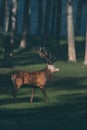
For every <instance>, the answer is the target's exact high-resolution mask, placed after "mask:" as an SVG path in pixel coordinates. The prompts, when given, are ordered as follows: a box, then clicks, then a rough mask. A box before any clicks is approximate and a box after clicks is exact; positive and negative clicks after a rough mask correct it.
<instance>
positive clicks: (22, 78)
mask: <svg viewBox="0 0 87 130" xmlns="http://www.w3.org/2000/svg"><path fill="white" fill-rule="evenodd" d="M37 52H38V54H39V56H40V57H41V58H43V59H45V60H46V62H47V65H46V67H45V68H43V69H42V70H39V71H34V72H22V71H20V72H14V73H13V74H12V75H11V79H12V82H13V85H14V90H13V97H14V101H16V94H17V90H18V89H19V88H20V87H21V86H23V85H24V84H27V85H29V86H31V87H32V95H31V98H30V102H32V101H33V97H34V92H35V87H38V88H40V89H41V91H42V93H43V95H44V97H45V101H46V102H48V98H47V95H46V92H45V88H44V86H45V85H46V82H47V81H48V80H50V79H51V77H52V74H53V73H54V72H57V71H59V68H56V67H55V66H54V65H53V62H54V61H53V58H52V56H51V54H50V53H48V52H47V51H46V49H45V48H44V47H40V50H39V51H37Z"/></svg>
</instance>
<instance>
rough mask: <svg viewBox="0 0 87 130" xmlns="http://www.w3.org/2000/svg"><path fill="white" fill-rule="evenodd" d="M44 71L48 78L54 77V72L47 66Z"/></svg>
mask: <svg viewBox="0 0 87 130" xmlns="http://www.w3.org/2000/svg"><path fill="white" fill-rule="evenodd" d="M44 72H45V75H46V78H47V80H50V79H51V78H52V73H51V71H50V70H49V69H48V67H47V66H46V67H45V68H44Z"/></svg>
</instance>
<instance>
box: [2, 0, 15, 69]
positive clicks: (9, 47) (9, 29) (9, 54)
mask: <svg viewBox="0 0 87 130" xmlns="http://www.w3.org/2000/svg"><path fill="white" fill-rule="evenodd" d="M8 8H9V7H8V3H7V1H6V10H5V11H8V12H9V10H7V9H8ZM16 11H17V0H12V1H11V3H10V18H9V16H8V14H9V13H8V12H6V17H5V20H6V21H7V23H6V21H5V32H6V36H5V41H4V42H5V45H4V59H3V63H2V66H4V67H12V66H13V48H14V35H15V26H16ZM8 24H9V26H8Z"/></svg>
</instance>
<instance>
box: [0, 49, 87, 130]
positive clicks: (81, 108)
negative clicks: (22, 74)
mask: <svg viewBox="0 0 87 130" xmlns="http://www.w3.org/2000/svg"><path fill="white" fill-rule="evenodd" d="M78 51H79V50H78ZM14 53H15V56H14V64H15V67H14V68H0V130H86V129H87V66H84V65H83V62H82V60H81V61H80V60H79V61H78V62H77V63H68V62H67V61H58V60H57V61H56V63H55V66H56V67H59V68H60V72H58V73H55V74H54V75H53V78H52V80H51V81H50V82H48V83H47V85H46V91H47V95H48V99H49V103H45V101H44V97H43V95H42V93H41V91H40V90H39V89H38V88H37V89H36V92H35V97H34V101H33V103H29V99H30V96H31V88H29V87H28V86H23V87H22V88H21V89H20V90H19V91H18V93H17V103H14V102H13V97H12V82H11V79H10V72H12V71H15V70H26V71H35V70H39V69H42V68H43V67H44V66H45V63H43V61H41V60H40V59H39V57H38V56H37V55H35V54H34V53H32V54H31V51H29V50H25V51H22V50H15V52H14Z"/></svg>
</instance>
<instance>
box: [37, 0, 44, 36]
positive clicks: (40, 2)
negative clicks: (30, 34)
mask: <svg viewBox="0 0 87 130" xmlns="http://www.w3.org/2000/svg"><path fill="white" fill-rule="evenodd" d="M42 25H43V0H38V35H41V34H42Z"/></svg>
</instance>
